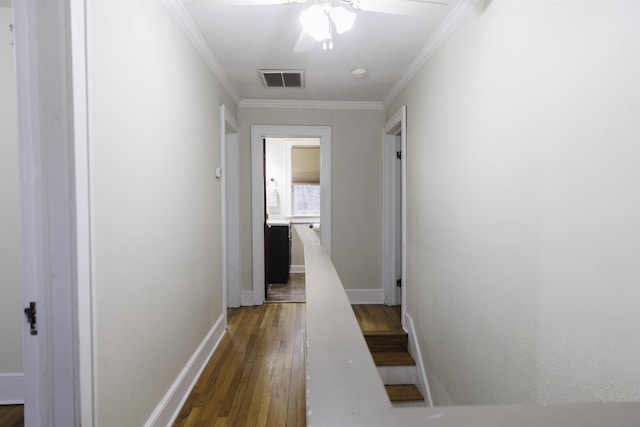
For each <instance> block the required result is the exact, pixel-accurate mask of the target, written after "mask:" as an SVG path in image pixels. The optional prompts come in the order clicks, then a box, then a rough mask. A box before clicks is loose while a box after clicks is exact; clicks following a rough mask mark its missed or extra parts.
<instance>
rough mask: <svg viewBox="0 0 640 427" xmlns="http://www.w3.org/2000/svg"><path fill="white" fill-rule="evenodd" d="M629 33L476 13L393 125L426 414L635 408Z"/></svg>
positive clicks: (637, 333) (552, 11) (605, 11)
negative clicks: (403, 118) (399, 134)
mask: <svg viewBox="0 0 640 427" xmlns="http://www.w3.org/2000/svg"><path fill="white" fill-rule="evenodd" d="M639 22H640V3H638V2H630V1H626V2H625V1H611V2H609V1H544V2H538V1H505V0H493V1H487V2H481V4H480V6H479V7H478V8H477V10H476V11H475V13H473V14H472V15H471V16H470V17H468V18H467V20H466V21H465V22H464V23H463V25H462V26H461V27H460V28H459V29H457V30H456V32H455V33H454V34H453V36H452V37H451V38H450V39H449V40H448V41H447V42H446V43H445V44H444V45H443V46H442V47H441V48H440V49H439V51H438V52H437V53H436V54H435V55H434V56H433V57H432V58H431V60H430V61H429V62H428V63H427V64H426V65H425V66H424V67H423V69H422V70H421V71H420V72H419V73H418V74H417V75H416V76H415V77H414V78H413V80H412V81H411V82H410V84H409V85H408V86H407V87H406V88H405V89H404V90H403V92H402V93H401V94H400V95H399V96H398V97H397V99H396V100H395V101H394V102H393V103H392V105H391V106H390V108H389V109H388V111H387V114H388V115H391V114H393V113H394V112H395V111H396V110H397V109H398V108H399V107H400V106H401V105H403V104H406V105H407V108H408V130H407V134H408V149H407V161H408V166H407V173H408V195H407V203H408V225H407V226H408V310H409V313H410V315H411V316H413V318H414V320H415V322H416V327H417V329H418V331H419V333H420V338H419V341H420V346H421V348H422V351H423V355H424V356H425V360H426V361H427V372H428V375H429V380H430V382H431V385H432V386H433V387H434V392H435V398H436V403H438V404H450V403H456V404H488V403H508V402H509V403H512V402H527V403H529V402H563V401H600V400H602V401H624V400H635V401H637V400H640V286H638V283H639V280H640V263H639V262H638V259H640V222H639V221H638V218H640V191H638V190H639V187H638V186H639V183H640V84H639V80H638V76H640V55H639V52H640V25H638V23H639Z"/></svg>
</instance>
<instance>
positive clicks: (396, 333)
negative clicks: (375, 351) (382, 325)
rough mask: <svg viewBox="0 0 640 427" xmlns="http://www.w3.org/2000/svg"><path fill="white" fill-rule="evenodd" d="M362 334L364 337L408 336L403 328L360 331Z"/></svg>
mask: <svg viewBox="0 0 640 427" xmlns="http://www.w3.org/2000/svg"><path fill="white" fill-rule="evenodd" d="M362 334H363V335H364V336H365V337H389V336H391V337H393V336H408V335H409V334H407V333H406V332H405V331H404V330H403V329H397V330H391V331H390V330H384V331H382V330H381V331H362Z"/></svg>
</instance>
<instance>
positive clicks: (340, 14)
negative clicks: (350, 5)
mask: <svg viewBox="0 0 640 427" xmlns="http://www.w3.org/2000/svg"><path fill="white" fill-rule="evenodd" d="M329 16H330V17H331V20H332V21H333V24H334V25H335V27H336V32H337V33H338V34H342V33H344V32H346V31H349V30H350V29H351V27H352V26H353V23H354V21H355V20H356V14H355V13H353V12H350V11H348V10H347V9H345V8H344V7H342V6H338V7H334V8H332V9H331V10H329Z"/></svg>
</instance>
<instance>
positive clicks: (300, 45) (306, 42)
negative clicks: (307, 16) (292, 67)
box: [293, 30, 316, 53]
mask: <svg viewBox="0 0 640 427" xmlns="http://www.w3.org/2000/svg"><path fill="white" fill-rule="evenodd" d="M315 44H316V41H315V39H314V38H313V37H311V36H310V35H309V34H307V32H306V31H305V30H301V31H300V35H299V36H298V41H296V44H295V46H294V47H293V52H294V53H303V52H307V51H309V50H311V49H313V46H314V45H315Z"/></svg>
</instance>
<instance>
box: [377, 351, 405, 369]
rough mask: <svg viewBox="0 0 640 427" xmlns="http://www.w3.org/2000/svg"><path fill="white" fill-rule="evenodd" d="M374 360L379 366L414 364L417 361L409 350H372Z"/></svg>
mask: <svg viewBox="0 0 640 427" xmlns="http://www.w3.org/2000/svg"><path fill="white" fill-rule="evenodd" d="M371 356H373V361H374V362H375V364H376V365H377V366H392V365H413V366H415V364H416V362H415V360H413V357H411V355H410V354H409V352H407V351H372V352H371Z"/></svg>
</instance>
